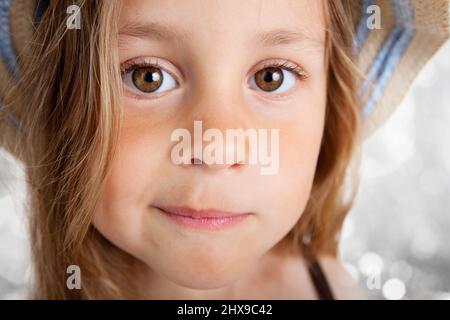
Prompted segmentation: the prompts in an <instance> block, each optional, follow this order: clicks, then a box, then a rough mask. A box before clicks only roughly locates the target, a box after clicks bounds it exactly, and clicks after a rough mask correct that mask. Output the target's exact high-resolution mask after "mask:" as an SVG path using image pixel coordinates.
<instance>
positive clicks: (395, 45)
mask: <svg viewBox="0 0 450 320" xmlns="http://www.w3.org/2000/svg"><path fill="white" fill-rule="evenodd" d="M373 3H374V1H373V0H361V9H362V14H361V21H360V23H359V26H358V29H357V31H356V47H357V49H358V50H360V49H361V48H362V47H363V45H364V42H365V41H366V40H367V37H368V35H369V32H370V30H369V28H368V26H367V18H368V16H367V8H368V7H369V6H370V5H372V4H373ZM391 6H392V10H393V12H394V16H395V20H396V21H395V27H394V28H393V29H392V31H391V33H390V34H389V36H388V38H387V40H386V41H385V43H384V44H383V47H382V48H381V50H380V52H378V54H377V56H376V58H375V61H374V63H373V64H372V66H371V67H370V68H369V71H368V74H367V78H366V80H365V81H364V82H363V83H362V85H361V87H360V88H359V94H360V95H363V94H364V93H365V92H367V90H369V85H370V84H371V83H373V84H374V89H373V91H372V92H371V93H370V96H369V97H368V99H367V101H366V102H365V105H364V106H363V109H362V116H363V118H364V119H366V118H367V117H368V116H369V115H370V114H371V113H372V112H373V111H374V109H375V107H376V105H377V104H378V102H379V101H380V99H381V97H382V95H383V92H384V90H385V89H386V86H387V84H388V83H389V80H390V79H391V78H392V75H393V73H394V71H395V69H396V68H397V66H398V64H399V62H400V59H401V57H402V56H403V54H404V53H405V51H406V48H407V47H408V45H409V44H410V43H411V41H412V39H413V38H414V36H415V35H416V25H415V17H414V5H413V3H412V0H391Z"/></svg>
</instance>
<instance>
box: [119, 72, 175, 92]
mask: <svg viewBox="0 0 450 320" xmlns="http://www.w3.org/2000/svg"><path fill="white" fill-rule="evenodd" d="M122 77H123V82H124V84H125V85H126V86H127V87H128V88H130V89H132V90H134V91H136V90H137V91H138V92H139V93H161V92H164V91H168V90H171V89H174V88H175V87H176V85H177V81H176V80H175V79H174V77H172V76H171V75H170V74H169V73H168V72H166V71H164V70H163V69H162V68H160V67H158V66H156V65H142V66H139V65H137V66H133V67H131V68H130V69H128V70H126V71H125V72H123V75H122Z"/></svg>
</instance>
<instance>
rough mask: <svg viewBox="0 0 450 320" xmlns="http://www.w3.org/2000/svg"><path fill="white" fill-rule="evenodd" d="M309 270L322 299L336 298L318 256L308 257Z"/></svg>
mask: <svg viewBox="0 0 450 320" xmlns="http://www.w3.org/2000/svg"><path fill="white" fill-rule="evenodd" d="M308 271H309V275H310V277H311V280H312V282H313V284H314V287H315V288H316V292H317V295H318V296H319V299H320V300H334V296H333V293H332V291H331V288H330V285H329V284H328V281H327V278H326V276H325V274H324V272H323V270H322V268H321V266H320V264H319V262H318V261H317V259H316V258H310V259H308Z"/></svg>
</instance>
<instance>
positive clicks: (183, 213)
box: [155, 207, 251, 231]
mask: <svg viewBox="0 0 450 320" xmlns="http://www.w3.org/2000/svg"><path fill="white" fill-rule="evenodd" d="M155 208H157V209H158V210H159V211H161V212H162V213H163V214H165V215H166V216H167V217H169V218H170V219H171V220H173V221H174V222H176V223H178V224H179V225H182V226H184V227H187V228H191V229H202V230H210V231H219V230H224V229H228V228H230V227H232V226H234V225H236V224H238V223H239V222H241V221H243V220H244V219H245V218H247V217H248V216H249V215H250V214H251V213H249V212H245V213H237V212H230V211H221V210H217V209H204V210H196V209H192V208H189V207H155Z"/></svg>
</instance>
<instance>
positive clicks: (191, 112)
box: [180, 80, 254, 172]
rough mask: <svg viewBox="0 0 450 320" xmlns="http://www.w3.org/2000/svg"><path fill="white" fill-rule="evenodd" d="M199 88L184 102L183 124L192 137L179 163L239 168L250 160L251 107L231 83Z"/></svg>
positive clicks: (205, 167) (226, 169)
mask: <svg viewBox="0 0 450 320" xmlns="http://www.w3.org/2000/svg"><path fill="white" fill-rule="evenodd" d="M230 83H231V84H235V81H234V82H233V81H231V80H230ZM219 88H220V90H219ZM202 89H203V90H201V91H200V92H198V93H193V95H192V96H191V99H190V102H188V103H187V105H185V106H184V114H183V116H182V119H183V120H182V121H181V122H182V127H184V128H185V129H187V131H188V132H189V136H190V139H191V140H190V158H189V159H186V158H185V160H186V161H183V164H182V165H183V166H184V167H185V168H198V169H203V170H208V171H217V172H218V171H237V170H242V169H243V168H244V167H245V166H246V165H247V164H248V162H249V161H248V160H250V151H251V150H250V142H251V141H250V140H251V139H250V138H251V137H250V136H249V135H250V134H251V133H252V132H251V130H250V131H249V130H248V129H251V124H252V123H253V121H252V118H251V112H250V108H249V107H248V106H247V105H246V104H245V102H244V101H243V99H242V98H241V97H240V96H239V95H240V92H239V90H238V89H239V88H238V87H235V86H234V85H228V86H224V85H220V86H218V87H214V86H211V85H206V86H203V87H202ZM180 124H181V123H180ZM253 138H254V137H252V139H253ZM252 141H253V140H252ZM188 160H189V161H188Z"/></svg>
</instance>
